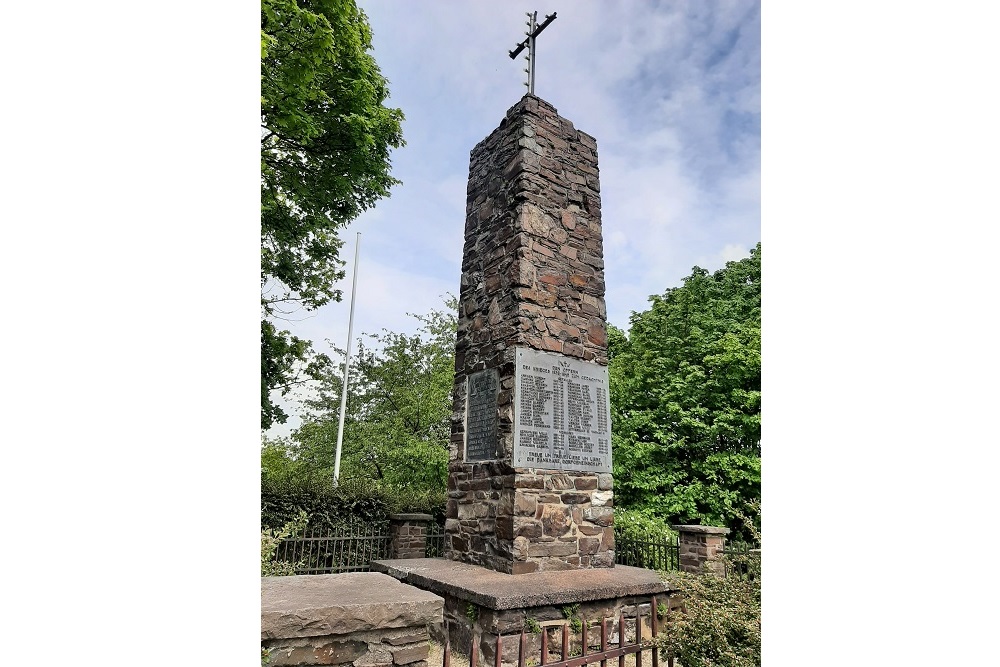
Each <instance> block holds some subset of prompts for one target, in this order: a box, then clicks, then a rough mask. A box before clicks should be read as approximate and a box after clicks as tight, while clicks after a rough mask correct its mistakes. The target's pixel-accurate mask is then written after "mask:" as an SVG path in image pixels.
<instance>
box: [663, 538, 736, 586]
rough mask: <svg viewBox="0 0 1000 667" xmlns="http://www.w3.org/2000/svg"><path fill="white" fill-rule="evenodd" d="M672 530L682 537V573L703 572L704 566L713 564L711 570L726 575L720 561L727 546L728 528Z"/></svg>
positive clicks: (680, 552)
mask: <svg viewBox="0 0 1000 667" xmlns="http://www.w3.org/2000/svg"><path fill="white" fill-rule="evenodd" d="M671 528H673V529H674V530H676V531H677V532H678V533H679V535H680V538H679V540H678V542H679V546H680V551H679V554H678V555H679V557H680V569H681V572H703V571H704V567H703V566H704V564H705V563H712V565H711V569H712V570H713V571H714V572H716V573H717V574H722V575H724V574H725V573H726V571H725V567H724V566H723V564H722V563H721V562H719V559H720V558H721V557H722V549H723V547H724V546H725V544H726V535H728V534H729V529H728V528H716V527H715V526H671Z"/></svg>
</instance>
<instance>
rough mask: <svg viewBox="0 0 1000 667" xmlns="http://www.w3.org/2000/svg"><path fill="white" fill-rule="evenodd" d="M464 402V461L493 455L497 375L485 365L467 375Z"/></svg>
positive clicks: (495, 445)
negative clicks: (466, 392) (482, 368)
mask: <svg viewBox="0 0 1000 667" xmlns="http://www.w3.org/2000/svg"><path fill="white" fill-rule="evenodd" d="M467 384H468V390H467V391H468V394H467V397H466V401H465V460H466V461H492V460H494V459H496V458H497V390H498V389H499V387H500V376H499V373H498V372H497V369H495V368H488V369H486V370H485V371H479V372H478V373H473V374H472V375H470V376H469V379H468V381H467Z"/></svg>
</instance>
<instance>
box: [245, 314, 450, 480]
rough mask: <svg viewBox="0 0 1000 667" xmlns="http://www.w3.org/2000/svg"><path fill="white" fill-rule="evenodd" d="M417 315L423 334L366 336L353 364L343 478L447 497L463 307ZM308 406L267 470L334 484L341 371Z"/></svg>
mask: <svg viewBox="0 0 1000 667" xmlns="http://www.w3.org/2000/svg"><path fill="white" fill-rule="evenodd" d="M445 305H446V308H445V309H444V310H432V311H431V312H430V313H429V314H427V315H419V316H418V315H412V317H414V318H416V319H417V320H418V321H419V322H420V323H421V326H420V327H419V329H418V331H417V333H414V334H402V333H396V332H391V331H386V330H383V331H382V333H380V334H374V335H373V334H366V335H365V336H364V337H365V338H368V339H369V343H368V344H365V342H364V339H362V340H361V341H359V345H358V347H359V350H358V353H357V355H356V356H355V357H354V358H353V359H352V361H351V369H350V380H349V382H350V394H349V395H348V399H347V414H346V416H345V420H344V441H343V452H342V456H341V479H342V480H344V481H347V480H368V481H372V482H376V483H378V484H381V485H384V486H386V487H391V488H396V489H409V490H413V491H441V492H443V491H444V489H445V485H446V483H447V478H448V441H449V439H450V437H451V413H452V397H451V394H452V388H453V382H454V377H455V332H456V329H457V303H456V301H455V299H454V298H449V299H448V300H447V301H446V304H445ZM319 377H320V382H319V390H318V392H317V395H316V396H314V397H313V398H310V399H306V400H304V401H303V406H304V408H305V415H304V416H303V418H302V425H301V426H300V427H299V428H298V429H297V430H296V431H295V432H294V433H293V434H292V437H291V439H290V441H288V442H287V443H285V444H284V446H283V447H282V446H276V445H277V444H278V443H271V446H270V447H265V448H264V452H263V454H262V457H261V460H262V466H263V467H264V468H265V470H268V469H271V470H274V471H278V470H280V469H281V468H282V467H284V468H290V467H294V469H295V471H296V472H295V474H296V475H297V476H298V477H300V478H309V477H313V478H316V477H321V478H326V479H332V477H333V461H334V450H335V447H336V442H337V427H338V424H339V416H340V415H339V412H340V389H341V385H342V378H343V366H342V365H340V366H339V368H338V369H335V368H334V367H333V366H330V367H328V368H326V369H325V370H323V371H322V372H321V373H320V374H319Z"/></svg>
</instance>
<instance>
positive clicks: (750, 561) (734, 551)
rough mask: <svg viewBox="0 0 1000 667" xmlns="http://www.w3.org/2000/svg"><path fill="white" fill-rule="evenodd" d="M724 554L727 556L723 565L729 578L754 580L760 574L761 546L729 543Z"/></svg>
mask: <svg viewBox="0 0 1000 667" xmlns="http://www.w3.org/2000/svg"><path fill="white" fill-rule="evenodd" d="M722 553H723V555H724V556H726V558H725V559H723V563H724V564H725V567H726V575H727V576H728V575H736V576H740V577H750V578H751V579H752V578H753V577H755V576H756V573H758V572H760V553H761V552H760V545H753V544H747V543H746V542H727V543H726V546H725V547H724V548H723V549H722Z"/></svg>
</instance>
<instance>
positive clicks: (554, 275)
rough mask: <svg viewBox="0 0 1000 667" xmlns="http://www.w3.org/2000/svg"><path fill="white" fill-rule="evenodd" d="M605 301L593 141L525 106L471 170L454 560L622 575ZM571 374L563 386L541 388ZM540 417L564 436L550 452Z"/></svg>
mask: <svg viewBox="0 0 1000 667" xmlns="http://www.w3.org/2000/svg"><path fill="white" fill-rule="evenodd" d="M604 293H605V285H604V260H603V242H602V234H601V197H600V183H599V180H598V169H597V142H596V141H595V139H594V138H593V137H592V136H590V135H589V134H586V133H585V132H581V131H579V130H577V129H576V128H574V127H573V124H572V123H571V122H570V121H568V120H566V119H565V118H561V117H560V116H559V115H558V113H557V112H556V109H555V108H554V107H552V106H551V105H550V104H548V103H547V102H545V101H544V100H542V99H540V98H538V97H535V96H532V95H526V96H525V97H523V98H522V99H521V100H520V101H519V102H518V103H517V104H515V105H514V106H513V107H511V108H510V109H509V110H508V111H507V114H506V117H505V118H504V119H503V121H502V122H501V123H500V126H499V127H498V128H497V129H496V130H494V131H493V132H492V133H491V134H490V135H489V136H488V137H487V138H486V139H484V140H483V141H482V142H480V143H479V144H478V145H477V146H476V147H475V148H474V149H473V150H472V154H471V159H470V166H469V184H468V191H467V209H466V221H465V246H464V251H463V262H462V280H461V289H460V293H459V321H458V339H457V343H456V359H455V370H456V374H455V392H454V395H455V410H454V414H453V417H452V435H451V456H450V462H449V477H448V491H449V494H448V495H449V500H448V515H447V516H448V519H447V523H446V527H445V530H446V555H447V557H448V558H450V559H452V560H458V561H463V562H466V563H470V564H473V565H480V566H484V567H487V568H490V569H492V570H496V571H498V572H506V573H509V574H522V573H529V572H539V571H547V570H566V569H577V568H597V567H614V560H615V559H614V548H615V547H614V526H613V522H614V513H613V509H612V508H613V492H612V477H611V474H610V471H611V465H610V463H611V452H610V426H609V424H608V419H607V414H609V413H608V408H607V399H608V397H607V384H606V383H607V379H606V378H607V372H606V366H607V327H606V310H605V303H604ZM518 355H522V356H525V355H527V357H530V358H531V359H532V360H533V361H532V364H533V365H532V364H524V365H520V364H519V362H518V358H519V357H518ZM527 357H525V358H527ZM539 359H542V360H543V361H544V363H542V362H538V360H539ZM522 369H523V372H524V373H527V374H529V375H525V377H527V378H528V379H527V380H525V379H524V378H522V377H521V375H520V374H521V373H522ZM560 371H561V372H562V373H563V376H564V379H567V378H568V380H567V381H566V382H563V383H562V384H560V385H558V387H555V385H553V384H551V383H550V384H546V381H545V377H544V376H540V375H534V376H532V375H530V374H531V373H536V374H537V373H549V372H554V373H556V374H557V375H558V373H559V372H560ZM581 378H582V379H581ZM573 379H575V380H576V382H570V381H569V380H573ZM585 380H586V381H589V382H586V381H585ZM518 382H520V384H518ZM532 382H534V383H535V384H531V383H532ZM567 386H568V387H569V390H568V391H569V392H570V394H573V392H575V394H573V395H571V396H570V398H569V399H566V398H562V405H563V406H566V405H569V406H571V407H570V408H569V409H566V408H565V407H564V408H561V410H562V412H558V410H560V408H558V407H556V408H551V407H550V406H552V405H556V406H558V405H559V402H558V400H557V401H556V402H555V403H553V402H552V394H553V391H556V392H561V391H564V389H562V388H563V387H567ZM554 387H555V388H554ZM602 392H603V394H602ZM559 396H560V394H558V393H557V398H558V397H559ZM567 412H568V413H569V414H568V415H567V414H566V413H567ZM529 413H531V414H530V415H529ZM515 419H520V420H521V421H519V422H518V423H515ZM532 419H534V420H535V425H536V426H540V427H541V426H545V428H547V429H549V430H550V431H552V430H553V429H556V428H558V427H559V426H560V424H562V426H563V435H562V436H560V435H555V436H549V437H550V440H549V441H548V444H545V442H544V438H542V437H541V436H544V435H545V432H544V429H543V430H542V431H538V432H535V433H534V435H533V434H532V432H531V430H530V427H531V426H532ZM567 419H568V420H569V425H568V426H567V425H566V421H567ZM553 424H554V425H555V426H553ZM574 424H575V426H574ZM518 428H520V430H521V436H520V438H519V439H518V440H517V441H515V434H516V432H517V431H518ZM574 428H576V429H577V432H579V434H580V435H574V432H573V429H574ZM602 429H603V430H602ZM525 433H527V434H528V435H524V434H525ZM566 433H569V435H568V436H567V435H565V434H566ZM601 433H603V434H604V435H603V438H602V436H601ZM593 434H596V435H593ZM536 436H537V437H536ZM532 437H536V440H535V441H533V440H532ZM553 437H554V438H557V439H558V438H561V440H558V444H559V449H558V451H557V453H556V454H555V455H553V454H552V451H553V449H554V445H553V444H552V442H553V440H552V439H551V438H553ZM538 438H541V439H538ZM515 445H516V446H515ZM546 447H548V450H546V449H545V448H546ZM532 448H535V449H532ZM543 450H545V451H543ZM515 455H516V457H517V458H515ZM554 457H555V458H554ZM526 461H527V462H530V464H528V465H525V462H526ZM518 463H520V465H517V467H515V464H518Z"/></svg>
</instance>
